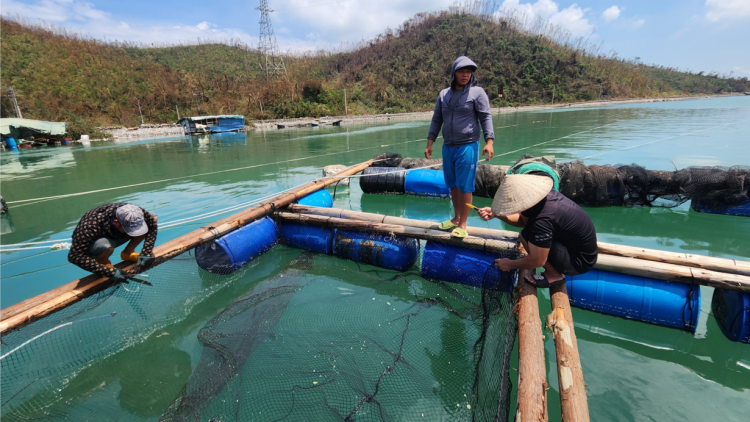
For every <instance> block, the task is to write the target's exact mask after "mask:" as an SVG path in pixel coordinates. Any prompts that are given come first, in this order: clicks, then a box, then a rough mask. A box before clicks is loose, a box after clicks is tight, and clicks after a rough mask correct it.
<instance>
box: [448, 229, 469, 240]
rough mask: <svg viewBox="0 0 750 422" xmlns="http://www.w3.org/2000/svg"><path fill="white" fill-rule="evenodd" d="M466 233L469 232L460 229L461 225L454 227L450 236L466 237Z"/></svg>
mask: <svg viewBox="0 0 750 422" xmlns="http://www.w3.org/2000/svg"><path fill="white" fill-rule="evenodd" d="M468 235H469V233H466V230H464V229H462V228H461V227H456V228H455V229H453V231H452V232H451V236H453V237H456V238H459V239H463V238H464V237H466V236H468Z"/></svg>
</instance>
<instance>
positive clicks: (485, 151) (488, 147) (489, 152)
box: [482, 139, 495, 161]
mask: <svg viewBox="0 0 750 422" xmlns="http://www.w3.org/2000/svg"><path fill="white" fill-rule="evenodd" d="M492 141H493V140H492V139H488V140H487V145H485V146H484V149H483V150H482V157H484V156H485V154H486V155H487V159H486V160H485V161H490V160H491V159H492V157H494V156H495V149H494V148H493V147H492V143H493V142H492Z"/></svg>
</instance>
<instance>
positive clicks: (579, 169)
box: [373, 153, 750, 211]
mask: <svg viewBox="0 0 750 422" xmlns="http://www.w3.org/2000/svg"><path fill="white" fill-rule="evenodd" d="M533 158H536V157H534V156H533V155H530V154H523V155H522V156H521V157H520V158H519V159H518V160H517V161H516V164H517V163H518V162H520V161H522V160H527V159H533ZM374 159H376V160H377V162H375V163H374V164H373V166H376V167H403V168H405V169H416V168H427V167H429V168H432V169H436V170H438V169H442V166H441V164H442V160H427V159H422V158H402V157H401V155H399V154H395V153H383V154H380V155H377V156H375V157H374ZM514 165H515V164H514ZM508 168H509V167H506V166H496V165H486V164H482V163H481V162H480V163H479V166H478V167H477V177H476V183H475V186H474V187H475V192H474V194H475V195H477V196H483V197H487V198H493V197H494V196H495V192H497V189H498V188H499V186H500V184H501V183H502V180H503V178H504V177H505V172H506V171H507V170H508ZM556 170H557V172H558V173H559V175H560V193H562V194H563V195H565V196H566V197H568V198H570V199H572V200H573V201H574V202H576V203H578V204H581V205H587V206H592V207H605V206H647V207H659V208H674V207H677V206H679V205H682V204H684V203H685V202H687V201H689V200H693V201H695V202H696V203H698V204H700V205H702V206H706V207H708V208H710V209H714V210H717V211H723V210H725V209H727V208H729V207H732V206H736V205H742V204H746V203H748V202H750V166H732V167H724V166H691V167H686V168H684V169H680V170H678V169H675V170H674V171H659V170H647V169H646V168H644V167H643V166H640V165H638V164H630V165H623V164H617V165H614V166H612V165H596V164H593V165H585V164H584V163H583V162H582V161H580V160H574V161H568V162H564V163H559V164H557V166H556ZM532 174H533V173H532Z"/></svg>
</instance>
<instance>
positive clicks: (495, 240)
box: [0, 160, 750, 422]
mask: <svg viewBox="0 0 750 422" xmlns="http://www.w3.org/2000/svg"><path fill="white" fill-rule="evenodd" d="M372 162H373V160H368V161H365V162H363V163H360V164H357V165H354V166H351V167H348V168H346V169H345V170H343V171H341V172H339V173H336V175H335V176H333V177H329V178H324V179H319V180H314V181H312V182H309V183H307V184H305V185H303V186H301V187H299V188H297V189H295V190H294V191H292V192H286V193H281V194H279V195H277V196H275V197H273V198H271V199H269V200H267V201H265V202H263V203H261V204H259V205H256V206H253V207H251V208H248V209H246V210H243V211H241V212H238V213H236V214H234V215H232V216H230V217H227V218H224V219H222V220H219V221H217V222H215V223H213V224H211V225H207V226H204V227H201V228H199V229H197V230H194V231H192V232H190V233H188V234H185V235H183V236H180V237H178V238H176V239H173V240H171V241H168V242H166V243H164V244H162V245H160V246H158V247H157V248H155V249H154V255H155V257H156V258H157V260H156V264H155V265H158V264H160V263H162V262H165V261H167V260H169V259H170V258H173V257H175V256H177V255H179V254H181V253H183V252H185V251H188V250H190V249H192V248H195V247H196V246H198V245H201V244H203V243H206V242H209V241H212V240H214V239H217V238H219V237H221V236H223V235H225V234H227V233H230V232H232V231H234V230H236V229H238V228H240V227H243V226H245V225H247V224H249V223H251V222H253V221H256V220H258V219H260V218H263V217H265V216H268V215H272V214H273V216H274V218H276V219H278V220H282V221H290V222H301V223H304V224H310V225H318V226H323V227H335V228H345V229H347V230H354V231H366V232H370V233H381V234H389V235H392V236H401V237H408V238H416V239H423V240H434V241H439V242H442V243H448V244H460V245H461V246H463V247H466V248H471V249H478V250H481V251H485V252H497V251H508V250H515V251H517V252H518V253H521V254H522V253H524V251H523V250H522V248H521V247H520V245H519V243H518V234H517V233H515V232H511V231H505V230H492V229H486V228H477V227H468V228H467V231H468V233H469V234H470V236H469V237H467V238H466V239H464V240H456V239H454V238H452V237H451V236H450V235H449V234H448V233H446V232H443V231H438V230H437V223H434V222H430V221H421V220H412V219H406V218H400V217H390V216H384V215H379V214H371V213H364V212H356V211H348V210H341V209H333V208H316V207H308V206H302V205H298V204H293V202H295V201H297V200H299V199H300V198H302V197H304V196H306V195H308V194H310V193H312V192H315V191H318V190H320V189H323V188H325V187H326V186H329V185H332V184H335V183H337V182H339V181H341V180H343V179H344V178H346V177H348V176H352V175H355V174H357V173H359V172H362V171H363V170H364V169H365V168H367V167H369V166H370V165H371V164H372ZM599 251H600V255H599V261H598V263H597V264H596V268H598V269H602V270H607V271H612V272H619V273H624V274H631V275H638V276H644V277H650V278H655V279H659V280H666V281H673V282H680V283H689V284H697V285H705V286H712V287H717V288H721V289H730V290H739V291H745V292H750V263H748V262H739V261H736V260H731V259H722V258H712V257H703V256H697V255H690V254H682V253H673V252H664V251H657V250H651V249H644V248H635V247H629V246H623V245H614V244H609V243H603V242H599ZM116 267H117V268H121V269H125V270H130V271H133V272H136V273H137V272H140V271H144V270H145V269H142V268H136V267H135V265H134V264H132V263H126V262H121V263H119V264H118V265H116ZM532 273H533V271H531V270H522V271H520V272H519V279H522V278H523V277H525V276H527V275H530V274H532ZM113 283H114V282H113V281H112V280H111V279H109V278H105V277H100V276H97V275H90V276H88V277H84V278H81V279H79V280H75V281H73V282H71V283H68V284H65V285H63V286H61V287H58V288H56V289H54V290H51V291H49V292H46V293H44V294H41V295H39V296H36V297H33V298H31V299H28V300H25V301H23V302H21V303H18V304H16V305H13V306H11V307H9V308H6V309H3V310H2V315H1V317H0V334H2V335H7V334H8V333H10V332H12V331H14V330H17V329H19V328H21V327H24V326H26V325H28V324H30V323H32V322H34V321H37V320H39V319H41V318H43V317H44V316H46V315H50V314H52V313H54V312H56V311H59V310H61V309H64V308H65V307H67V306H70V305H71V304H73V303H76V302H78V301H80V300H82V299H84V298H86V297H89V296H91V295H93V294H95V293H97V292H100V291H102V290H104V289H105V288H107V287H109V286H111V285H113ZM550 295H551V304H552V310H551V313H550V314H549V315H548V317H547V326H548V328H549V329H550V332H551V333H552V336H553V339H554V344H555V350H556V359H555V361H556V366H557V373H558V380H559V391H560V401H561V408H562V415H563V420H565V421H568V422H570V421H588V420H589V414H588V404H587V397H586V391H585V386H584V380H583V372H582V368H581V362H580V357H579V353H578V345H577V341H576V335H575V330H574V321H573V316H572V312H571V307H570V300H569V297H568V294H567V290H566V286H565V285H562V286H557V287H554V288H552V289H551V291H550ZM516 306H517V315H518V341H519V348H518V350H519V366H518V384H517V388H518V394H517V397H518V403H517V413H516V420H518V421H521V420H523V421H524V422H527V421H547V420H548V411H547V393H546V390H547V389H548V384H547V378H546V370H545V353H544V343H543V334H542V324H541V319H540V309H539V303H538V299H537V289H536V288H535V287H533V286H531V285H530V284H528V283H524V282H519V283H518V286H517V287H516Z"/></svg>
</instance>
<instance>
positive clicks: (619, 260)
mask: <svg viewBox="0 0 750 422" xmlns="http://www.w3.org/2000/svg"><path fill="white" fill-rule="evenodd" d="M289 210H290V211H292V212H297V213H305V214H308V215H321V216H334V217H335V218H347V219H351V220H359V221H373V222H378V223H386V224H387V223H400V225H404V226H411V227H419V228H425V229H431V230H434V229H436V228H437V223H435V222H432V221H422V220H411V219H407V218H399V217H388V216H383V215H380V214H369V213H361V212H356V211H348V210H341V209H336V208H318V207H308V206H302V205H296V204H295V205H292V206H291V207H289ZM466 231H467V232H468V233H469V234H470V235H471V236H476V237H479V238H483V239H495V240H502V241H508V242H512V241H515V240H516V239H517V238H518V233H516V232H511V231H506V230H493V229H482V228H477V227H471V226H468V227H467V228H466ZM470 239H471V237H468V238H466V239H464V242H466V241H467V240H470ZM467 244H468V242H467ZM599 247H600V253H599V260H598V262H597V264H596V266H595V267H594V268H596V269H600V270H605V271H612V272H617V273H623V274H631V275H640V276H643V277H649V278H654V279H657V280H665V281H676V282H680V283H688V284H700V285H705V286H712V287H717V288H721V289H727V290H740V291H746V292H750V276H747V275H743V274H736V272H744V271H745V270H744V268H745V267H746V266H748V265H750V264H749V263H745V262H741V261H736V260H732V259H722V258H711V257H700V258H698V257H696V256H694V255H687V256H691V257H695V258H687V256H682V254H676V253H671V252H663V251H657V250H653V249H642V248H633V247H628V246H621V245H612V244H608V243H603V242H600V243H599ZM604 250H607V251H619V253H620V254H622V255H623V256H614V255H610V254H607V253H603V251H604ZM638 250H642V251H645V252H638ZM636 253H637V254H638V255H639V256H641V257H643V258H647V257H652V259H650V260H647V259H642V258H641V259H639V258H628V257H626V256H627V255H628V254H636ZM661 260H663V261H670V262H662V261H661ZM703 260H705V262H703ZM701 266H705V267H710V268H713V269H706V268H702V267H701ZM724 270H727V271H724ZM732 271H734V272H732Z"/></svg>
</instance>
